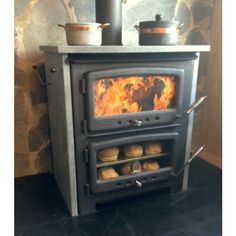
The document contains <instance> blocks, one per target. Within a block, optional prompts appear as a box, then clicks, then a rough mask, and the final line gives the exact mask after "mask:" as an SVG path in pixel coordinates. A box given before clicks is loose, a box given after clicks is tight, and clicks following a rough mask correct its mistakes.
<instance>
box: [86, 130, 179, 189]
mask: <svg viewBox="0 0 236 236" xmlns="http://www.w3.org/2000/svg"><path fill="white" fill-rule="evenodd" d="M178 140H179V134H178V133H175V132H174V133H165V134H148V135H138V136H130V137H123V138H118V139H111V140H108V141H100V142H92V143H91V144H90V145H89V176H90V184H91V191H92V192H93V193H96V192H103V191H110V190H116V189H120V188H127V187H134V186H136V187H141V186H145V185H147V184H151V183H155V182H159V181H163V180H167V179H169V177H170V176H171V174H172V171H173V170H174V169H175V162H176V156H177V155H179V144H178V143H177V142H178Z"/></svg>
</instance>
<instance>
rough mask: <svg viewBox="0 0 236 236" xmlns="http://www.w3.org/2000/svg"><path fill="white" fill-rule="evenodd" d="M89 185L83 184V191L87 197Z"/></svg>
mask: <svg viewBox="0 0 236 236" xmlns="http://www.w3.org/2000/svg"><path fill="white" fill-rule="evenodd" d="M89 188H90V185H89V184H85V185H84V190H85V193H86V195H89V194H90V189H89Z"/></svg>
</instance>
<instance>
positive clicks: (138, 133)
mask: <svg viewBox="0 0 236 236" xmlns="http://www.w3.org/2000/svg"><path fill="white" fill-rule="evenodd" d="M40 48H41V49H42V50H44V51H45V57H46V75H47V84H48V86H47V89H48V102H49V114H50V125H51V138H52V147H53V164H54V165H53V167H54V175H55V178H56V180H57V182H58V185H59V188H60V190H61V192H62V194H63V196H64V199H65V201H66V203H67V206H68V208H69V210H70V212H71V214H72V215H78V214H79V215H87V214H90V213H93V212H95V211H96V207H97V205H98V204H102V203H105V202H109V201H113V200H115V199H120V198H124V197H132V196H134V195H135V196H136V195H139V194H143V193H146V192H149V191H151V190H156V189H161V188H165V187H169V188H170V190H171V191H172V192H176V191H184V190H187V180H188V168H184V167H185V166H186V165H187V163H189V162H190V160H191V159H192V158H193V157H190V148H191V136H192V123H193V111H194V108H195V107H196V106H197V105H199V104H200V103H201V102H202V101H203V100H204V98H205V97H203V98H201V99H200V100H199V101H197V102H196V101H195V94H196V83H197V71H198V62H199V52H200V51H209V49H210V47H209V46H137V47H131V46H130V47H124V46H101V47H81V46H77V47H76V46H41V47H40ZM135 145H136V146H139V148H141V153H139V154H138V155H134V156H131V157H130V156H127V151H126V150H127V149H128V147H131V146H133V147H134V146H135ZM150 145H159V150H158V151H156V152H154V153H150V152H149V151H148V146H150ZM111 148H113V149H114V148H115V150H117V151H118V154H117V157H116V158H115V159H114V160H106V161H104V160H102V159H101V153H102V152H104V150H108V149H111ZM201 149H202V147H201V148H200V149H199V150H198V151H197V153H199V151H200V150H201ZM194 156H196V153H195V155H194ZM150 166H151V167H150ZM127 168H128V169H127Z"/></svg>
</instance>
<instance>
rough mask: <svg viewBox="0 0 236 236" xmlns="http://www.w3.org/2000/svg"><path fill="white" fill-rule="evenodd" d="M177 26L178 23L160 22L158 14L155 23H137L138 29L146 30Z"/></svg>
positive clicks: (160, 17)
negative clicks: (148, 28)
mask: <svg viewBox="0 0 236 236" xmlns="http://www.w3.org/2000/svg"><path fill="white" fill-rule="evenodd" d="M178 24H179V22H178V21H173V20H172V21H167V20H162V16H161V15H160V14H157V15H156V20H155V21H142V22H140V23H139V27H140V28H147V27H152V28H153V27H177V26H178Z"/></svg>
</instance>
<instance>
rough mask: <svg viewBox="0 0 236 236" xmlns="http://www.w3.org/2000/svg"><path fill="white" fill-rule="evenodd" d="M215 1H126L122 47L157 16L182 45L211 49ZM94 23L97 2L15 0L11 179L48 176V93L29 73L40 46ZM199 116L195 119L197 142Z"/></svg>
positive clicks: (134, 40) (201, 78)
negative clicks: (175, 23)
mask: <svg viewBox="0 0 236 236" xmlns="http://www.w3.org/2000/svg"><path fill="white" fill-rule="evenodd" d="M213 9H214V1H213V0H204V1H202V0H158V1H157V0H128V1H127V3H126V4H124V5H123V37H122V40H123V44H125V45H128V44H129V45H130V44H133V45H135V44H137V42H138V34H137V32H136V30H135V29H134V25H135V24H138V22H139V21H145V20H154V17H155V15H156V14H157V13H161V14H162V15H163V17H164V18H166V19H172V18H173V17H175V18H176V19H177V20H179V21H180V22H183V23H184V27H183V30H182V32H181V42H182V43H185V44H209V43H210V42H211V37H210V36H211V25H212V16H213ZM76 20H78V21H87V22H89V21H92V22H95V0H93V1H92V0H71V1H70V0H50V1H48V0H40V1H39V0H15V176H26V175H33V174H38V173H43V172H49V171H51V169H52V165H51V156H52V150H51V144H50V127H49V117H48V106H47V95H46V88H45V87H43V86H41V85H40V83H39V81H38V79H37V76H36V75H35V74H34V73H33V72H32V64H34V63H40V62H43V61H44V56H43V53H42V52H41V51H39V49H38V47H39V45H47V44H66V38H65V33H64V31H63V29H61V28H59V27H57V24H58V23H61V24H63V23H65V22H74V21H76ZM207 55H208V54H207V53H203V54H202V55H201V64H200V74H199V86H198V96H201V94H203V93H204V89H203V88H204V79H205V78H206V74H207V64H208V56H207ZM201 120H202V116H201V111H199V112H198V113H197V114H196V119H195V127H196V128H195V132H194V139H193V140H195V139H196V138H195V137H197V138H198V137H199V135H200V133H199V132H198V130H199V129H198V127H199V126H200V124H201Z"/></svg>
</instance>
